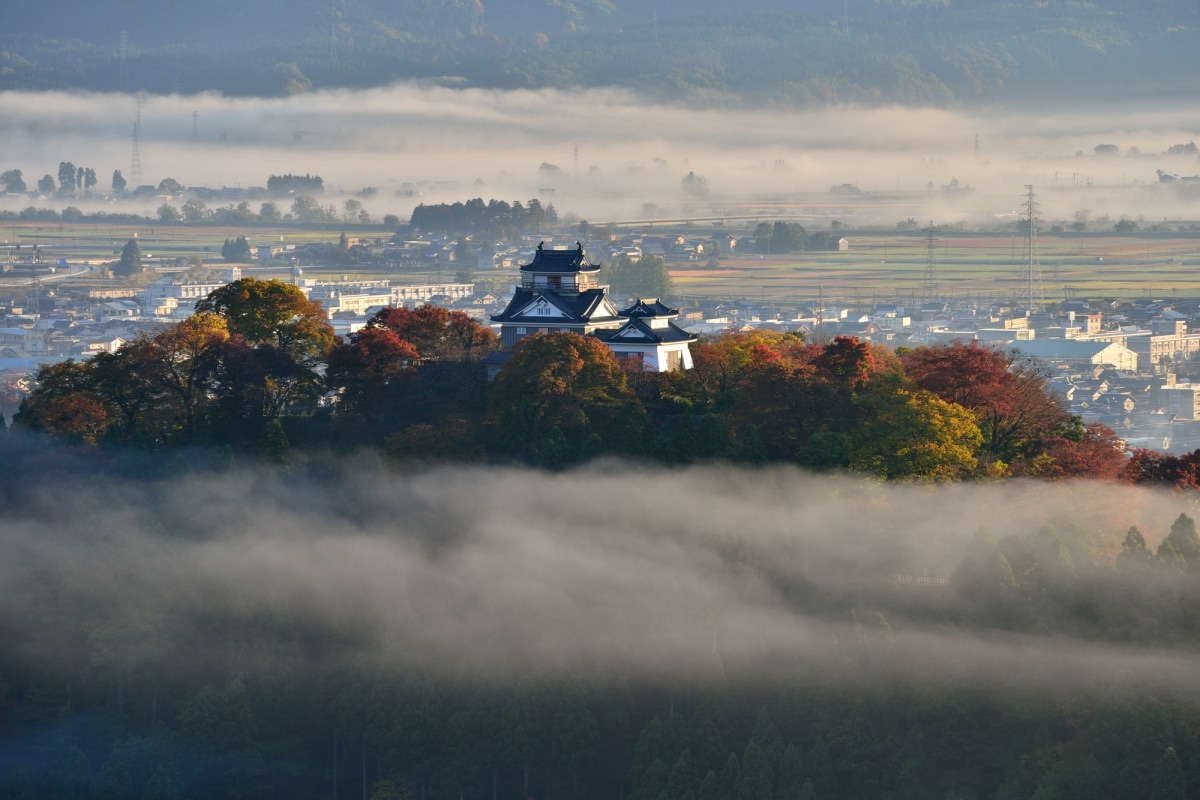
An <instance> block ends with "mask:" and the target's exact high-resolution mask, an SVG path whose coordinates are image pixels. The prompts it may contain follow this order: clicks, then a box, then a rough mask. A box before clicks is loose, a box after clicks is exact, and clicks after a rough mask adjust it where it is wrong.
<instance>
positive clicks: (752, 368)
mask: <svg viewBox="0 0 1200 800" xmlns="http://www.w3.org/2000/svg"><path fill="white" fill-rule="evenodd" d="M234 246H235V244H234V243H231V244H230V247H231V248H232V247H234ZM135 256H136V253H132V254H130V258H133V257H135ZM498 348H499V345H498V340H497V337H496V335H495V334H494V333H493V332H492V331H491V330H489V329H488V328H485V327H483V326H481V325H479V324H478V323H476V322H474V321H472V320H471V319H469V318H468V317H467V316H466V315H465V314H464V313H462V312H459V311H450V310H447V309H443V308H439V307H434V306H425V307H422V308H418V309H415V310H410V309H405V308H386V309H383V310H381V311H379V312H378V313H377V314H376V315H375V316H374V317H372V318H371V319H370V320H369V321H368V323H367V325H366V327H365V328H363V329H362V330H360V331H358V332H357V333H354V334H351V335H350V336H349V337H348V338H347V339H346V340H344V341H338V340H337V339H336V337H335V336H334V334H333V330H332V328H331V327H330V325H329V323H328V322H327V321H326V318H325V314H324V311H323V310H322V308H321V306H320V304H319V303H316V302H311V301H309V300H307V299H306V298H305V296H304V294H303V293H302V292H301V291H300V290H299V289H297V288H296V287H292V286H288V285H286V284H283V283H281V282H279V281H261V280H258V279H254V278H245V279H242V280H239V281H236V282H234V283H232V284H229V285H228V286H225V287H223V288H222V289H219V290H217V291H216V292H214V293H213V294H212V295H210V296H209V297H208V298H206V299H205V300H202V301H200V302H199V303H198V304H197V311H196V314H194V315H193V316H192V317H190V318H189V319H187V320H186V321H184V322H183V323H181V324H179V325H177V326H174V327H171V328H167V329H165V330H163V331H160V332H158V333H154V334H146V335H142V336H140V337H139V338H137V339H135V340H133V341H130V342H126V343H124V344H123V345H121V346H120V347H119V348H118V350H117V351H116V352H115V353H102V354H99V355H97V356H96V357H94V358H93V359H91V360H89V361H74V360H68V361H65V362H62V363H58V364H48V365H45V366H43V367H42V368H41V369H40V370H39V372H38V373H37V376H36V378H37V380H36V384H37V385H36V388H35V389H34V390H33V391H32V393H31V394H30V395H29V396H28V398H27V399H26V400H25V402H24V403H23V404H22V406H21V409H20V411H19V412H18V413H17V415H16V417H15V418H14V423H15V424H16V425H18V426H22V427H25V428H29V429H34V430H38V431H43V432H45V433H47V434H49V435H52V436H56V437H60V438H64V439H67V440H70V441H75V442H79V443H83V444H87V445H94V446H105V447H129V446H136V447H141V448H147V449H150V450H169V449H172V448H180V447H194V446H198V445H217V446H230V447H233V448H235V449H238V450H244V451H248V452H253V451H254V449H255V448H256V447H257V446H258V445H259V444H260V443H261V442H262V441H263V437H264V436H265V435H267V428H268V427H270V428H271V435H273V436H275V437H276V441H278V439H279V434H280V433H284V434H285V437H286V438H288V439H289V440H291V441H292V442H293V443H294V444H295V446H297V447H312V448H322V447H347V446H369V447H381V448H383V449H385V450H386V451H387V452H389V453H391V454H392V455H394V456H395V457H397V458H401V459H417V460H449V461H468V462H472V461H478V462H487V463H512V462H517V463H525V464H530V465H536V466H542V467H547V468H561V467H566V466H569V465H572V464H579V463H583V462H585V461H588V460H590V459H592V458H595V457H598V456H602V455H621V456H629V457H635V458H648V459H653V460H657V461H661V462H664V463H670V464H688V463H694V462H698V461H733V462H739V463H747V464H765V463H791V464H797V465H800V466H802V467H805V468H807V469H811V470H817V471H847V470H848V471H854V472H861V473H866V474H871V475H876V476H878V477H881V478H885V479H892V480H905V481H911V480H917V481H926V480H929V481H942V480H971V479H977V478H984V477H987V478H992V477H1002V476H1018V477H1034V478H1041V479H1046V480H1062V479H1067V478H1095V479H1100V480H1114V481H1125V482H1131V483H1141V484H1160V485H1170V486H1175V487H1180V488H1190V487H1192V486H1195V485H1196V484H1197V481H1198V478H1197V475H1200V467H1197V464H1200V458H1197V456H1196V454H1190V455H1187V456H1179V457H1177V456H1170V455H1163V454H1157V453H1153V452H1149V451H1141V450H1139V451H1135V452H1134V453H1133V454H1132V456H1130V455H1129V454H1127V453H1126V452H1125V449H1124V445H1123V443H1122V442H1121V440H1120V439H1119V438H1118V437H1117V436H1116V434H1115V433H1114V432H1113V431H1112V430H1110V429H1108V428H1106V427H1105V426H1103V425H1099V424H1088V425H1085V424H1083V422H1082V421H1081V420H1080V418H1079V417H1077V416H1073V415H1071V414H1069V413H1068V412H1067V411H1066V410H1065V409H1064V407H1063V405H1062V403H1061V401H1060V400H1059V399H1058V398H1057V396H1056V395H1054V394H1053V393H1052V392H1050V391H1049V390H1048V388H1047V384H1046V377H1045V375H1043V374H1042V373H1041V372H1040V371H1039V370H1038V369H1037V367H1036V366H1035V365H1034V364H1033V363H1031V362H1029V361H1026V360H1023V359H1020V358H1017V357H1015V356H1013V355H1011V354H1008V353H1005V352H1004V351H1001V350H997V349H993V348H990V347H987V346H983V345H980V344H979V343H977V342H971V343H965V344H964V343H954V344H950V345H942V346H936V347H920V348H916V349H906V348H901V349H899V350H897V351H895V352H892V351H890V350H888V349H886V348H883V347H880V346H877V345H871V344H868V343H865V342H862V341H859V340H857V339H854V338H846V337H839V338H836V339H834V340H832V341H830V342H828V343H810V342H806V341H805V340H804V338H803V337H802V336H799V335H795V334H782V333H772V332H764V331H749V332H736V333H726V334H723V335H721V336H717V337H714V338H711V339H705V340H702V341H700V342H697V343H695V344H693V345H692V353H693V359H694V362H695V368H694V369H691V370H686V371H676V372H667V373H656V372H645V371H642V370H641V365H640V363H637V362H636V360H635V361H634V362H630V361H629V360H623V361H618V360H617V359H616V358H615V357H614V355H613V354H612V352H611V351H610V350H608V348H606V347H605V346H604V345H603V344H601V343H600V342H599V341H598V340H596V339H594V338H590V337H579V336H576V335H574V334H567V333H551V334H541V335H536V336H530V337H527V338H525V339H523V340H522V341H521V342H520V343H519V344H518V345H517V346H516V347H515V348H514V349H513V351H512V352H511V355H510V357H509V358H508V359H507V361H506V362H505V363H504V366H503V369H501V370H500V371H499V373H498V374H497V375H496V377H495V379H494V380H488V376H487V369H486V368H485V366H484V363H483V362H484V360H485V359H487V358H488V357H489V356H491V355H492V354H494V353H496V352H497V350H498Z"/></svg>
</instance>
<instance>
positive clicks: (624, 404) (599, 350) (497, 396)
mask: <svg viewBox="0 0 1200 800" xmlns="http://www.w3.org/2000/svg"><path fill="white" fill-rule="evenodd" d="M644 423H645V411H644V410H643V408H642V406H641V404H640V403H638V401H637V398H636V397H635V396H634V394H633V392H632V391H630V389H629V385H628V381H627V380H626V377H625V373H624V371H622V369H621V366H620V365H619V364H618V363H617V360H616V358H614V357H613V354H612V351H611V350H609V349H608V348H607V347H606V346H605V345H604V344H603V343H601V342H600V341H599V340H597V339H594V338H591V337H587V336H579V335H578V334H574V333H538V334H534V335H532V336H527V337H525V338H524V339H522V340H521V341H520V342H519V343H518V344H517V346H516V347H514V348H513V352H512V358H511V359H510V360H509V361H508V363H507V364H506V365H505V366H504V369H503V370H502V371H501V372H500V374H499V375H498V376H497V378H496V381H495V383H494V385H493V386H492V387H491V391H490V392H489V397H488V416H487V425H488V428H489V430H490V432H491V436H492V440H493V442H494V446H495V447H496V448H497V449H498V451H499V452H500V453H502V454H504V455H507V456H509V457H515V458H519V459H522V460H526V461H530V462H533V463H536V464H540V465H542V466H548V467H555V466H561V465H564V464H570V463H575V462H578V461H582V460H585V459H587V458H589V457H592V456H596V455H601V454H603V453H630V452H633V451H635V450H636V448H637V447H638V444H639V442H640V439H641V435H642V431H643V427H644Z"/></svg>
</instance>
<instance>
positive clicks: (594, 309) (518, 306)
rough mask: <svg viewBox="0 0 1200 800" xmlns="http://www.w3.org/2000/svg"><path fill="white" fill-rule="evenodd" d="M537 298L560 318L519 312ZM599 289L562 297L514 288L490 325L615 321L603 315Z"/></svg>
mask: <svg viewBox="0 0 1200 800" xmlns="http://www.w3.org/2000/svg"><path fill="white" fill-rule="evenodd" d="M539 297H541V298H544V299H545V300H546V302H547V303H549V304H550V305H552V306H554V307H555V308H557V309H558V310H559V311H561V312H562V313H563V316H562V317H544V316H529V315H524V314H521V313H519V312H521V311H522V310H523V309H525V308H527V307H528V306H529V304H530V303H533V302H534V301H536V300H537V299H538V298H539ZM604 299H605V298H604V290H603V289H588V290H587V291H586V292H580V293H579V295H578V296H577V297H573V298H568V297H563V296H561V295H559V294H557V293H555V292H552V291H548V290H540V289H517V290H516V291H515V292H513V297H512V300H510V301H509V303H508V307H507V308H505V309H504V310H503V311H501V312H500V313H499V314H496V315H494V316H493V317H492V322H508V323H522V322H528V323H531V324H536V325H583V324H586V323H589V322H606V321H609V320H615V319H616V317H615V316H613V315H612V314H611V313H606V305H605V302H604Z"/></svg>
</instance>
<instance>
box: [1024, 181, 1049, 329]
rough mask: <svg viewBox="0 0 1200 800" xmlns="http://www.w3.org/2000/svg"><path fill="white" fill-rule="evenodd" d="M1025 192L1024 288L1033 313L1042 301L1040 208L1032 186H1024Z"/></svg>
mask: <svg viewBox="0 0 1200 800" xmlns="http://www.w3.org/2000/svg"><path fill="white" fill-rule="evenodd" d="M1025 190H1026V192H1025V202H1024V203H1023V204H1022V206H1021V211H1022V214H1021V223H1022V224H1023V225H1024V227H1025V252H1024V261H1025V287H1026V291H1027V298H1026V299H1027V302H1028V303H1029V310H1030V311H1034V310H1038V309H1040V308H1041V306H1042V305H1043V301H1044V298H1043V296H1042V274H1041V269H1040V264H1039V263H1038V247H1037V223H1038V211H1039V210H1040V209H1041V206H1039V205H1038V202H1037V195H1036V194H1034V192H1033V185H1032V184H1025Z"/></svg>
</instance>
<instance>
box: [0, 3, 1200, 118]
mask: <svg viewBox="0 0 1200 800" xmlns="http://www.w3.org/2000/svg"><path fill="white" fill-rule="evenodd" d="M798 7H799V8H798ZM737 8H738V11H737V12H736V13H735V12H732V11H731V10H730V9H731V6H730V5H729V4H728V3H727V2H717V0H660V2H657V3H655V4H652V5H648V4H645V3H641V2H633V0H244V1H238V0H211V1H210V2H207V3H189V2H179V1H178V0H156V1H155V2H150V0H112V2H106V3H85V2H82V1H81V0H42V2H39V3H4V4H0V89H55V88H70V89H91V90H134V89H144V90H147V91H151V92H171V91H179V92H197V91H203V90H218V91H221V92H224V93H226V94H233V95H279V94H286V93H293V92H299V91H307V90H314V89H321V88H329V87H339V86H349V87H365V86H376V85H382V84H386V83H390V82H392V81H396V80H403V79H418V80H436V81H445V82H448V83H451V84H452V85H459V86H461V85H466V86H486V87H496V88H530V87H543V86H555V87H576V86H585V87H587V86H609V85H617V86H626V87H630V88H634V89H638V90H642V91H646V92H649V93H651V94H652V95H654V96H657V97H660V98H663V99H671V100H686V101H691V102H704V103H707V104H712V105H738V104H745V105H765V104H776V105H785V106H805V105H813V104H825V103H834V102H843V101H854V102H867V103H889V102H899V103H905V104H937V105H953V104H971V103H973V102H989V103H991V102H997V101H1001V102H1002V101H1006V100H1011V101H1021V100H1029V99H1035V98H1044V99H1056V98H1066V97H1070V98H1081V97H1084V98H1086V97H1089V96H1091V97H1102V98H1105V99H1113V98H1120V97H1130V98H1133V97H1138V98H1141V97H1146V96H1152V95H1167V96H1188V95H1192V96H1194V94H1195V93H1196V91H1197V89H1198V87H1200V79H1198V78H1197V76H1196V71H1195V70H1194V69H1192V68H1190V67H1193V66H1195V64H1196V57H1195V53H1196V52H1198V51H1200V6H1198V5H1197V4H1196V3H1195V2H1192V0H1142V1H1141V2H1132V0H1095V2H1090V3H1087V2H1060V0H1044V1H1039V2H1033V0H1020V1H1017V0H871V1H870V2H868V0H849V1H848V2H847V1H846V0H807V1H806V2H804V3H802V4H797V3H794V2H785V0H745V2H742V3H740V4H738V7H737ZM123 37H124V48H125V61H124V63H123V62H122V57H121V53H122V38H123Z"/></svg>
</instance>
